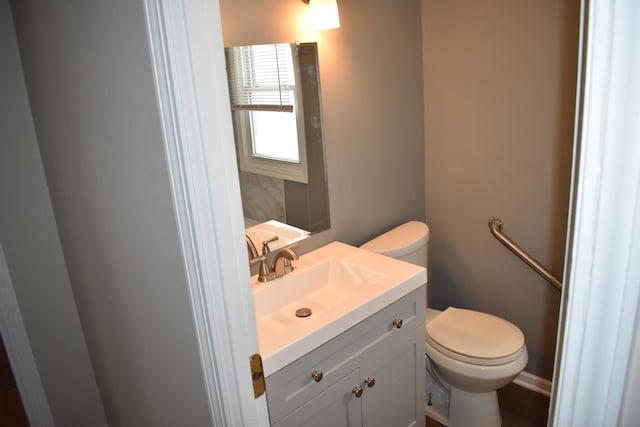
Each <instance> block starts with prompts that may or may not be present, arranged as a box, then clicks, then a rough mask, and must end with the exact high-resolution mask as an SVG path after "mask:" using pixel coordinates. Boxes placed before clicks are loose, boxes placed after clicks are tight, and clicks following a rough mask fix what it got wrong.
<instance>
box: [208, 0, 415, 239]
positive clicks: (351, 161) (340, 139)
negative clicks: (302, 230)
mask: <svg viewBox="0 0 640 427" xmlns="http://www.w3.org/2000/svg"><path fill="white" fill-rule="evenodd" d="M220 8H221V13H222V25H223V33H224V40H225V46H239V45H247V44H258V43H276V42H293V41H296V40H299V41H317V42H318V50H319V62H320V79H321V87H322V105H323V114H324V132H325V150H326V163H327V171H328V177H329V209H330V212H331V229H330V230H329V231H326V232H321V233H319V234H317V235H315V236H313V237H311V238H310V239H309V241H308V242H306V244H305V246H304V247H303V248H302V249H303V251H304V250H305V249H310V248H314V247H318V246H321V245H323V244H325V243H328V242H331V241H333V240H340V241H342V242H345V243H350V244H356V245H357V244H360V243H363V242H364V241H366V240H368V239H369V238H371V237H373V236H374V235H376V234H378V233H380V232H382V231H384V230H387V229H389V228H391V227H393V226H395V225H398V224H400V223H402V222H404V221H407V220H410V219H419V220H424V203H425V186H424V130H423V100H422V63H421V44H420V4H419V2H417V1H402V2H394V1H388V0H349V1H343V2H339V8H340V20H341V24H342V26H341V28H338V29H334V30H327V31H321V32H318V33H309V32H306V30H305V29H304V25H305V12H306V10H307V6H306V5H305V4H304V3H302V2H300V1H291V0H262V1H260V2H256V1H250V0H222V1H221V2H220Z"/></svg>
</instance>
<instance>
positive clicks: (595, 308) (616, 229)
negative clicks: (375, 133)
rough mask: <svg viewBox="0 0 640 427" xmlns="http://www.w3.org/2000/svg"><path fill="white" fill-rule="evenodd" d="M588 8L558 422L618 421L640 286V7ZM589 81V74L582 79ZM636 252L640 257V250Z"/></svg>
mask: <svg viewBox="0 0 640 427" xmlns="http://www.w3.org/2000/svg"><path fill="white" fill-rule="evenodd" d="M585 7H586V8H587V10H586V11H587V15H586V21H585V22H586V26H584V27H583V31H586V39H584V40H583V42H584V43H586V44H585V49H584V56H583V57H582V58H581V63H582V64H583V68H582V70H583V72H584V85H583V86H582V90H583V93H584V95H583V102H582V103H581V102H580V101H581V98H580V97H578V103H577V105H578V106H580V105H582V108H581V109H580V108H579V109H578V110H579V112H580V114H579V116H578V119H577V120H576V124H577V125H576V147H575V154H574V180H575V184H574V194H573V195H572V203H571V211H572V214H571V215H572V216H571V218H570V228H569V237H568V250H567V256H566V260H567V262H566V267H565V280H564V283H566V287H565V289H564V290H563V302H562V304H563V305H562V313H561V318H560V324H561V329H560V334H559V336H558V346H557V352H556V354H557V356H556V367H555V372H554V379H553V383H554V390H553V394H554V396H555V398H556V399H555V400H556V401H555V403H554V404H552V407H551V411H550V421H551V425H557V426H583V425H593V426H605V425H606V426H608V425H618V422H619V414H620V410H621V403H622V402H623V400H624V388H625V384H626V382H627V380H628V379H629V378H628V369H629V360H631V358H632V357H638V355H634V354H633V348H632V343H633V336H634V333H635V327H636V326H635V325H636V323H635V318H636V313H637V310H638V296H639V295H640V264H639V263H638V262H637V259H638V256H639V254H638V252H639V251H640V232H639V230H640V169H639V168H638V165H639V164H640V144H638V141H640V127H639V126H638V121H637V117H638V115H640V111H639V108H638V106H639V105H640V94H639V92H640V91H639V88H640V81H639V78H640V64H639V61H638V59H639V57H638V53H637V46H636V45H637V40H639V39H640V27H638V26H637V22H638V20H639V19H640V16H639V15H640V8H639V7H638V3H637V1H636V0H610V1H604V0H603V1H600V0H593V1H591V2H588V3H586V4H583V10H585V9H584V8H585ZM579 82H580V79H579ZM634 257H635V258H634Z"/></svg>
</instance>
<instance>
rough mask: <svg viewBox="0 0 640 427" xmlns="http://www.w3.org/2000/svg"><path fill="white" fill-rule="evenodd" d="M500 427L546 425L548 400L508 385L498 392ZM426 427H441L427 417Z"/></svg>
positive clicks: (538, 426) (513, 385)
mask: <svg viewBox="0 0 640 427" xmlns="http://www.w3.org/2000/svg"><path fill="white" fill-rule="evenodd" d="M498 401H499V402H500V415H502V427H543V426H546V425H547V415H548V413H549V398H548V397H546V396H543V395H541V394H539V393H535V392H533V391H530V390H527V389H526V388H523V387H520V386H518V385H516V384H513V383H512V384H510V385H508V386H506V387H505V388H503V389H500V390H498ZM426 427H443V425H442V424H440V423H439V422H437V421H434V420H432V419H430V418H429V417H427V425H426Z"/></svg>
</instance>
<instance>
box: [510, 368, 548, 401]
mask: <svg viewBox="0 0 640 427" xmlns="http://www.w3.org/2000/svg"><path fill="white" fill-rule="evenodd" d="M513 382H514V384H517V385H519V386H520V387H524V388H526V389H528V390H531V391H535V392H536V393H540V394H542V395H544V396H551V381H549V380H547V379H545V378H540V377H538V376H536V375H533V374H530V373H529V372H526V371H522V372H520V375H518V376H517V377H516V379H515V380H513Z"/></svg>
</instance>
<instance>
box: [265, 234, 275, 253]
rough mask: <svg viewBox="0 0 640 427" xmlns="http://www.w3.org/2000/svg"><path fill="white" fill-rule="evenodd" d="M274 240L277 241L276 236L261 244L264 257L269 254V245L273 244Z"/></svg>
mask: <svg viewBox="0 0 640 427" xmlns="http://www.w3.org/2000/svg"><path fill="white" fill-rule="evenodd" d="M276 240H278V236H277V235H275V236H273V237H272V238H270V239H267V240H265V241H263V242H262V255H266V254H268V253H269V252H271V249H269V243H271V242H275V241H276Z"/></svg>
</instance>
